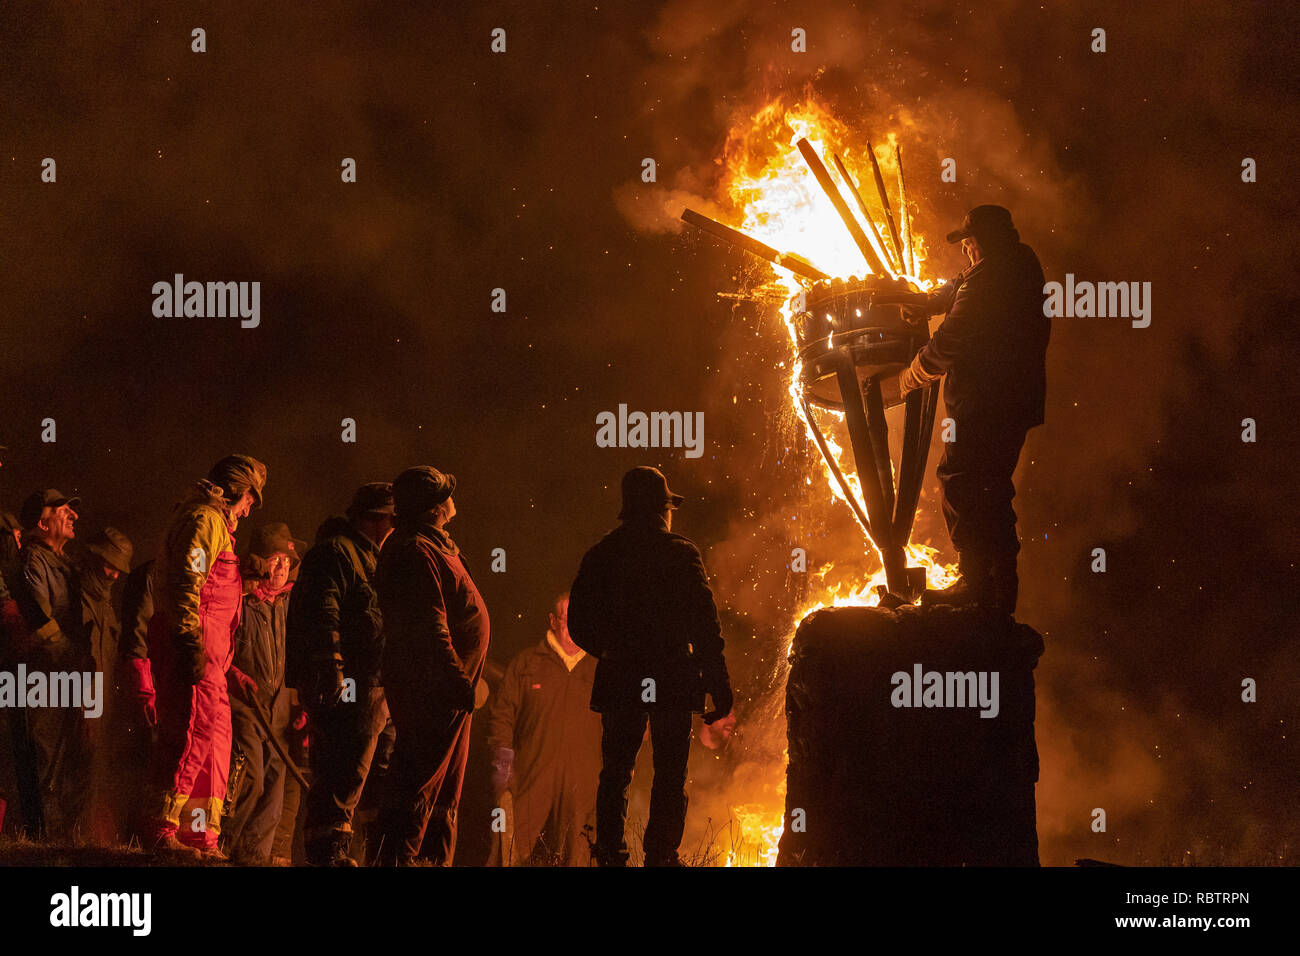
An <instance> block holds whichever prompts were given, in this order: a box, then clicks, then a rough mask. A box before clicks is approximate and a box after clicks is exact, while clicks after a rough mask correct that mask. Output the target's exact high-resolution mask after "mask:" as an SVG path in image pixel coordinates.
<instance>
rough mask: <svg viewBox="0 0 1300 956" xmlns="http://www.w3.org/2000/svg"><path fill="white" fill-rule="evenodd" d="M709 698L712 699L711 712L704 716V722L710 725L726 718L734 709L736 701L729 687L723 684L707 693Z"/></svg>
mask: <svg viewBox="0 0 1300 956" xmlns="http://www.w3.org/2000/svg"><path fill="white" fill-rule="evenodd" d="M709 696H710V697H711V698H713V710H711V711H709V712H708V713H707V714H705V715H704V722H705V723H706V724H712V723H715V722H717V721H719V720H721V719H722V718H723V717H726V716H727V715H728V714H730V713H731V711H732V710H733V709H734V708H735V705H736V701H735V697H734V695H733V694H732V693H731V685H730V684H723V685H721V686H720V687H715V688H713V689H712V690H710V691H709Z"/></svg>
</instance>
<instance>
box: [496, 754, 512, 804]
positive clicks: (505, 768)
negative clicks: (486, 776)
mask: <svg viewBox="0 0 1300 956" xmlns="http://www.w3.org/2000/svg"><path fill="white" fill-rule="evenodd" d="M514 766H515V752H514V751H513V750H511V749H510V748H509V747H498V748H497V749H496V750H495V751H493V753H492V802H493V803H496V804H500V803H501V797H502V796H504V795H505V792H506V791H507V790H509V789H510V772H511V771H512V770H513V769H514Z"/></svg>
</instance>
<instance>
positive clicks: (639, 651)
mask: <svg viewBox="0 0 1300 956" xmlns="http://www.w3.org/2000/svg"><path fill="white" fill-rule="evenodd" d="M682 501H683V498H682V496H681V495H677V494H673V493H672V492H671V491H669V490H668V480H667V479H666V478H665V477H664V475H663V473H662V472H661V471H659V469H657V468H650V467H648V466H642V467H638V468H633V469H632V470H631V471H629V472H628V473H627V474H625V475H624V476H623V507H622V510H620V511H619V515H618V516H619V518H620V519H622V522H623V523H622V524H621V525H620V526H619V527H617V528H615V529H614V530H613V531H611V532H610V533H609V534H607V535H605V537H604V538H603V539H601V541H600V542H599V543H598V544H597V545H596V546H595V547H593V548H592V549H591V550H590V551H588V552H587V553H586V555H585V556H584V557H583V559H582V565H581V566H580V567H579V569H578V576H577V578H576V579H575V580H574V582H573V586H572V587H571V588H570V589H569V622H568V623H569V633H570V635H572V637H573V641H574V643H575V644H577V645H578V646H579V647H581V648H582V649H583V650H585V651H586V652H587V653H589V654H591V655H592V656H593V657H595V658H596V659H597V664H596V676H595V681H594V683H593V685H592V691H591V709H592V710H594V711H597V712H598V713H599V714H600V715H601V758H602V764H601V770H600V781H599V784H598V786H597V790H596V845H595V848H594V853H595V856H596V861H597V863H599V864H600V865H601V866H626V865H627V860H628V851H627V845H626V842H625V840H624V829H625V827H626V824H627V820H626V817H627V791H628V787H629V786H630V785H631V783H632V771H633V768H634V767H635V765H636V757H637V753H638V752H639V751H640V749H641V744H642V741H643V740H644V737H645V731H646V725H647V724H649V727H650V739H651V744H652V747H653V749H654V783H653V785H652V787H651V790H650V817H649V820H648V821H647V823H646V829H645V836H644V838H643V840H642V846H643V848H644V851H645V865H646V866H680V865H681V863H680V861H679V859H678V856H677V851H678V848H679V847H680V846H681V842H682V835H683V833H684V831H685V827H686V804H687V797H686V765H687V758H688V756H689V754H690V744H691V725H692V715H693V714H697V713H703V714H704V720H705V722H706V723H709V724H712V723H713V722H715V721H717V720H720V719H721V718H724V717H726V716H727V715H728V714H730V713H731V709H732V703H733V699H732V691H731V681H730V678H729V677H728V675H727V664H726V660H725V659H724V657H723V640H722V626H721V623H720V622H719V620H718V609H717V606H716V604H715V603H714V600H713V591H712V590H711V589H710V587H709V579H708V574H707V573H706V572H705V570H704V561H703V559H702V558H701V556H700V551H699V549H698V548H697V547H696V546H695V545H694V544H693V543H692V542H691V541H690V540H689V539H688V538H685V537H683V536H682V535H680V534H674V533H673V532H672V522H673V512H674V511H675V510H676V509H677V508H678V506H680V505H681V503H682ZM706 694H707V695H708V696H709V697H710V698H711V699H712V701H713V709H712V710H709V711H707V712H706V709H705V695H706ZM398 739H399V740H400V739H401V738H400V736H399V738H398Z"/></svg>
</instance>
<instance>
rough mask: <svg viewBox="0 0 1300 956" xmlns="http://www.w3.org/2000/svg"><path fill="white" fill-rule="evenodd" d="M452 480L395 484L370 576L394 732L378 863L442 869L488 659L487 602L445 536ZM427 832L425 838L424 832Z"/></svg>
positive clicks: (421, 477)
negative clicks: (388, 527) (387, 531)
mask: <svg viewBox="0 0 1300 956" xmlns="http://www.w3.org/2000/svg"><path fill="white" fill-rule="evenodd" d="M455 488H456V479H455V477H453V476H452V475H447V474H443V473H442V472H440V471H438V470H437V469H435V468H432V467H430V466H428V465H422V466H419V467H416V468H408V469H407V470H406V471H404V472H402V473H401V474H400V475H398V476H397V478H396V479H394V481H393V504H394V508H395V511H396V528H395V530H394V531H393V534H392V535H391V536H390V537H389V539H388V541H387V542H386V543H385V544H384V548H383V551H382V552H381V553H380V556H379V567H378V570H377V571H376V574H375V587H376V590H377V591H378V593H379V606H380V609H381V611H382V613H383V621H384V656H383V675H384V693H385V696H386V698H387V700H388V706H389V709H390V711H391V713H392V715H393V724H394V725H395V727H396V730H397V746H396V750H395V751H394V753H393V767H392V771H391V775H390V780H391V789H390V790H389V796H388V800H387V804H386V806H385V808H384V812H383V822H382V824H381V829H382V830H383V833H384V837H383V850H382V854H381V858H380V859H381V862H382V863H385V864H396V865H409V864H412V863H414V862H415V861H416V860H417V859H419V858H420V857H421V855H422V854H423V855H424V856H425V857H426V858H427V859H428V860H429V861H430V862H432V863H433V864H434V865H436V866H450V865H451V863H452V859H453V857H454V855H455V849H456V813H457V808H458V806H459V804H460V793H461V784H462V781H463V780H464V775H465V763H466V760H467V758H468V756H469V735H470V719H471V717H472V715H473V713H474V710H475V708H476V706H477V705H478V704H479V703H480V701H479V700H478V699H477V696H478V695H477V688H478V683H479V678H480V676H481V675H482V673H483V665H484V661H485V660H486V657H487V648H488V639H489V623H488V612H487V606H486V604H485V603H484V601H483V597H482V595H480V594H479V591H478V588H477V587H475V585H474V580H473V578H471V577H470V573H469V569H468V568H467V567H466V564H465V560H464V557H463V556H462V554H461V552H460V549H459V548H458V547H457V546H456V543H455V542H454V541H452V539H451V537H450V536H449V535H448V533H447V523H448V522H449V521H450V520H451V519H452V518H453V517H455V515H456V505H455V502H454V501H453V499H452V492H453V491H454V490H455ZM426 831H427V837H426Z"/></svg>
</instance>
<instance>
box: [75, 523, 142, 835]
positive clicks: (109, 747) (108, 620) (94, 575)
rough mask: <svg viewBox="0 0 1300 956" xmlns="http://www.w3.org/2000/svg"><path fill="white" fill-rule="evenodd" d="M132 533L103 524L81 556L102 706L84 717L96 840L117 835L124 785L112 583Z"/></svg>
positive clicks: (126, 569)
mask: <svg viewBox="0 0 1300 956" xmlns="http://www.w3.org/2000/svg"><path fill="white" fill-rule="evenodd" d="M132 553H133V548H132V546H131V539H130V538H128V537H127V536H126V535H124V534H123V533H122V532H121V531H118V530H117V529H116V528H105V529H104V530H103V531H100V532H99V533H98V534H95V535H93V536H92V537H91V538H90V539H89V540H88V541H87V542H86V543H85V547H84V550H83V552H82V554H81V557H80V562H79V563H80V566H81V617H82V621H83V622H84V626H85V628H86V633H87V636H88V637H89V638H90V654H91V657H92V658H93V659H94V662H95V663H94V669H95V670H96V671H98V672H99V673H101V674H103V675H104V677H103V679H104V686H105V687H106V688H108V690H107V691H106V693H105V694H104V704H103V710H102V712H101V713H100V715H99V717H98V718H96V719H94V720H89V721H87V723H88V725H89V730H90V748H91V767H90V778H91V786H90V814H89V821H88V822H89V827H90V833H91V836H92V838H93V839H94V841H95V842H96V843H99V844H102V845H106V846H107V845H111V844H113V843H116V842H117V841H118V838H119V836H120V813H121V811H122V810H124V809H125V799H126V789H125V787H124V786H123V785H122V784H123V781H122V780H121V779H120V777H121V766H120V764H119V763H118V759H117V757H118V753H117V751H118V743H119V733H118V731H119V730H121V729H122V728H119V727H118V725H117V721H118V719H119V714H118V710H117V706H116V704H117V698H118V694H117V687H116V681H115V679H114V677H115V674H116V670H117V655H118V645H119V639H120V637H121V633H122V629H121V624H120V623H119V621H118V616H117V611H116V610H115V609H114V607H113V587H114V585H115V584H116V583H117V581H118V579H119V578H121V577H123V576H124V575H129V574H130V573H131V555H132Z"/></svg>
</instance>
